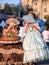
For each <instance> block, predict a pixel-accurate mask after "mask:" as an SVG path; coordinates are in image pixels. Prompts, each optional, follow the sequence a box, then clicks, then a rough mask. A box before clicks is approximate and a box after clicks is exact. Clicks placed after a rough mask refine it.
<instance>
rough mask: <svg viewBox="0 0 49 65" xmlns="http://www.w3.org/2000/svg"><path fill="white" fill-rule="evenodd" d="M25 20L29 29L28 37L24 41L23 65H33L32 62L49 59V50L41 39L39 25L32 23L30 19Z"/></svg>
mask: <svg viewBox="0 0 49 65" xmlns="http://www.w3.org/2000/svg"><path fill="white" fill-rule="evenodd" d="M25 20H26V22H27V27H26V28H25V30H26V35H25V38H24V41H23V50H24V58H23V64H25V65H26V64H27V63H28V62H29V65H31V64H32V62H37V61H40V60H44V59H48V58H49V50H48V47H47V45H46V43H45V41H44V40H43V39H42V37H41V34H40V27H39V25H38V23H37V22H35V21H31V20H30V19H29V18H28V19H25Z"/></svg>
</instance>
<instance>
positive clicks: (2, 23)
mask: <svg viewBox="0 0 49 65" xmlns="http://www.w3.org/2000/svg"><path fill="white" fill-rule="evenodd" d="M5 25H6V23H5V22H4V20H1V22H0V26H2V27H3V28H4V27H5Z"/></svg>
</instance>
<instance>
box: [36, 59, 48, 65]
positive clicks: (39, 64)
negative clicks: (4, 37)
mask: <svg viewBox="0 0 49 65" xmlns="http://www.w3.org/2000/svg"><path fill="white" fill-rule="evenodd" d="M37 65H49V59H48V60H44V61H40V62H38V63H37Z"/></svg>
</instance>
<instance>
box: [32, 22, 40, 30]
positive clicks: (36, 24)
mask: <svg viewBox="0 0 49 65" xmlns="http://www.w3.org/2000/svg"><path fill="white" fill-rule="evenodd" d="M33 25H34V26H35V27H36V28H38V29H39V31H41V29H40V26H39V23H38V22H35V23H34V24H33Z"/></svg>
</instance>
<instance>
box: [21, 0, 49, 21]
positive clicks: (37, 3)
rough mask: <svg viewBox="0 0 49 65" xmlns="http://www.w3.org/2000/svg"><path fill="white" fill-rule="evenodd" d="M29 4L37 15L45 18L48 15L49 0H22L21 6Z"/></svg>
mask: <svg viewBox="0 0 49 65" xmlns="http://www.w3.org/2000/svg"><path fill="white" fill-rule="evenodd" d="M26 5H28V6H30V7H32V8H33V12H35V13H36V14H37V15H39V17H40V18H41V19H43V20H46V18H47V16H48V15H49V0H22V6H23V7H24V6H26Z"/></svg>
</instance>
